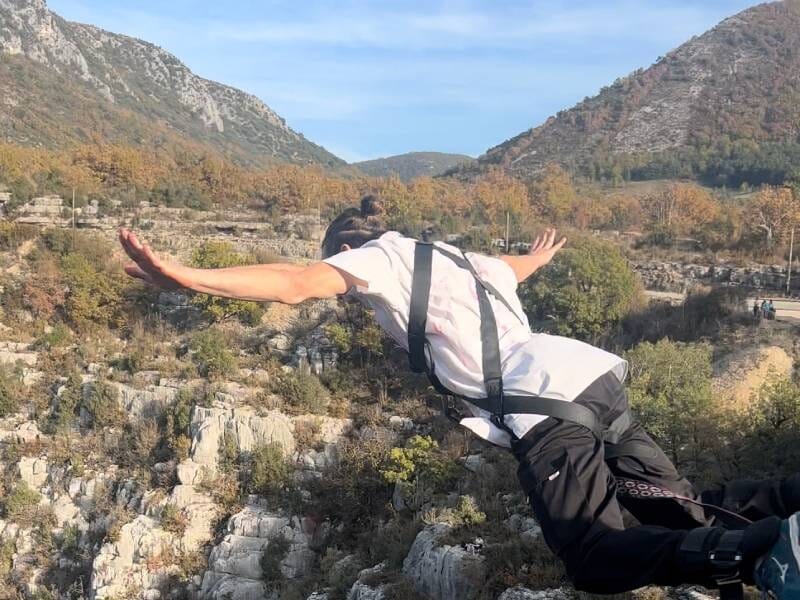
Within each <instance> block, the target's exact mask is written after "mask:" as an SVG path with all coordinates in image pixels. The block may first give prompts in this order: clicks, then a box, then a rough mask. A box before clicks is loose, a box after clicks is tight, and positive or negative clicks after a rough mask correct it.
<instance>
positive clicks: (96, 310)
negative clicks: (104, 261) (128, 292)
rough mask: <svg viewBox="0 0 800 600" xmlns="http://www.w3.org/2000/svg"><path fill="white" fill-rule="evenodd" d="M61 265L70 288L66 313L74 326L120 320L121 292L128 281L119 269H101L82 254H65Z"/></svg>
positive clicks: (105, 324)
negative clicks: (107, 270)
mask: <svg viewBox="0 0 800 600" xmlns="http://www.w3.org/2000/svg"><path fill="white" fill-rule="evenodd" d="M62 268H63V270H64V279H65V281H66V283H67V286H68V287H69V293H68V294H67V299H66V303H65V309H66V314H67V317H68V318H69V320H70V321H71V322H72V323H74V324H75V326H76V327H78V328H79V329H86V328H87V327H90V326H93V325H95V326H102V327H116V326H118V325H120V324H121V323H122V322H123V320H124V317H125V314H124V310H123V302H122V299H123V298H122V291H123V288H124V287H125V285H126V283H127V282H126V280H125V279H124V274H123V273H122V272H121V270H120V271H116V270H115V271H111V272H106V271H103V270H101V269H99V268H98V266H97V264H96V263H92V262H90V261H89V259H87V258H86V257H85V256H83V255H81V254H68V255H67V256H65V257H64V258H63V260H62Z"/></svg>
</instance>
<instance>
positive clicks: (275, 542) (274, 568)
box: [259, 534, 292, 584]
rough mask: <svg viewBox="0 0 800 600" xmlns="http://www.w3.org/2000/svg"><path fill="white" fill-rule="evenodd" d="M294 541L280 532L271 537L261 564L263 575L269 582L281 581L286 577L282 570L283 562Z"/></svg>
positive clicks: (263, 553) (262, 555) (263, 552)
mask: <svg viewBox="0 0 800 600" xmlns="http://www.w3.org/2000/svg"><path fill="white" fill-rule="evenodd" d="M291 547H292V543H291V542H290V541H289V540H288V539H287V538H286V536H284V535H283V534H278V535H276V536H274V537H271V538H270V539H269V542H267V545H266V546H265V547H264V550H263V551H262V554H261V559H260V561H259V565H260V566H261V576H262V578H263V579H264V581H266V582H268V583H273V584H274V583H279V582H280V581H282V580H283V579H284V577H283V573H282V572H281V562H282V561H283V559H284V558H286V555H287V554H288V553H289V549H290V548H291Z"/></svg>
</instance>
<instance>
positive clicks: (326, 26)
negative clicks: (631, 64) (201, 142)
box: [206, 0, 719, 50]
mask: <svg viewBox="0 0 800 600" xmlns="http://www.w3.org/2000/svg"><path fill="white" fill-rule="evenodd" d="M718 14H719V12H718V11H714V10H712V9H710V8H708V7H706V6H704V5H702V4H699V5H677V6H672V7H670V6H664V5H660V6H653V5H652V4H650V3H646V2H643V1H641V0H638V1H637V0H617V1H615V2H607V3H604V4H603V5H602V6H600V7H594V8H574V7H572V6H569V5H562V4H558V3H555V2H553V1H549V2H545V3H539V4H538V5H534V4H530V5H524V6H523V7H522V8H517V9H515V10H506V11H504V10H502V9H501V8H498V7H497V5H494V4H493V5H490V8H487V6H486V5H485V6H484V8H483V10H476V9H474V8H467V9H464V8H462V7H458V8H457V9H455V10H453V11H451V12H448V11H447V10H435V9H433V10H432V9H430V8H428V9H425V10H421V9H417V10H406V11H398V10H396V9H388V10H387V9H383V8H382V7H381V5H379V4H376V5H372V6H369V7H367V6H365V5H361V6H360V7H359V10H352V9H347V8H345V9H343V10H341V11H337V12H335V13H334V12H329V11H324V12H316V13H315V12H313V11H312V12H311V13H306V14H303V13H298V15H297V17H296V18H294V19H293V20H285V19H284V20H280V19H276V20H270V21H256V22H252V23H246V24H243V23H221V24H220V23H209V24H208V28H207V30H206V34H207V35H208V36H209V37H211V38H212V39H218V40H227V41H231V42H261V43H267V44H275V45H284V44H306V45H321V46H341V47H370V48H379V49H410V48H413V49H430V50H437V49H438V50H442V49H459V48H480V47H497V48H514V47H524V46H528V45H531V44H535V43H537V42H543V41H547V40H552V39H553V38H559V41H560V42H561V43H565V42H567V43H568V42H570V41H576V42H581V41H586V40H587V39H602V38H610V37H616V36H619V35H624V36H626V37H627V38H628V39H645V38H646V39H648V40H651V41H652V40H654V39H655V40H658V39H661V40H667V41H675V40H680V39H682V38H683V37H686V36H687V35H688V34H689V33H690V32H698V33H699V30H702V28H704V27H706V26H708V25H710V24H712V23H713V22H714V21H715V20H716V19H717V18H718ZM698 29H699V30H698ZM565 36H567V38H568V39H564V38H565Z"/></svg>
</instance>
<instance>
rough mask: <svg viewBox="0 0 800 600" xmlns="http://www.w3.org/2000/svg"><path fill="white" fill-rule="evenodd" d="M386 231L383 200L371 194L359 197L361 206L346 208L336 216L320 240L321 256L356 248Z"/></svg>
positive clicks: (325, 256) (324, 256) (326, 256)
mask: <svg viewBox="0 0 800 600" xmlns="http://www.w3.org/2000/svg"><path fill="white" fill-rule="evenodd" d="M384 233H386V224H385V223H384V221H383V201H382V200H381V199H380V198H378V197H377V196H373V195H372V194H370V195H368V196H364V197H363V198H362V199H361V208H355V207H353V208H348V209H346V210H345V211H343V212H342V213H341V214H340V215H339V216H338V217H336V218H335V219H334V220H333V221H332V222H331V224H330V225H328V229H327V230H326V231H325V237H324V238H323V240H322V258H328V257H329V256H333V255H334V254H338V253H339V252H343V251H345V250H350V249H352V248H358V247H359V246H362V245H364V244H366V243H367V242H369V241H371V240H375V239H377V238H379V237H381V236H382V235H383V234H384Z"/></svg>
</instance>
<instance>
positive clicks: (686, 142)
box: [465, 0, 800, 187]
mask: <svg viewBox="0 0 800 600" xmlns="http://www.w3.org/2000/svg"><path fill="white" fill-rule="evenodd" d="M798 73H800V4H799V3H798V2H796V1H795V0H784V1H780V2H771V3H767V4H761V5H758V6H756V7H753V8H750V9H747V10H745V11H743V12H741V13H739V14H737V15H735V16H732V17H730V18H728V19H725V20H724V21H722V22H721V23H720V24H719V25H717V26H716V27H714V28H713V29H711V30H710V31H708V32H706V33H704V34H703V35H700V36H698V37H696V38H693V39H692V40H690V41H688V42H686V43H685V44H683V45H682V46H680V47H679V48H677V49H676V50H674V51H672V52H669V53H668V54H666V55H665V56H663V57H661V58H659V60H658V61H657V62H656V63H655V64H654V65H652V66H651V67H649V68H647V69H640V70H637V71H635V72H634V73H632V74H630V75H629V76H627V77H623V78H620V79H618V80H617V81H615V82H614V83H613V84H611V85H609V86H608V87H606V88H603V89H602V90H601V91H600V93H599V94H598V95H596V96H594V97H591V98H587V99H585V100H584V101H583V102H581V103H579V104H578V105H576V106H575V107H573V108H571V109H569V110H564V111H561V112H559V113H558V114H557V115H555V116H554V117H551V118H550V119H548V120H547V121H546V122H545V123H544V124H542V125H540V126H538V127H536V128H533V129H531V130H529V131H526V132H524V133H521V134H519V135H518V136H516V137H514V138H512V139H510V140H508V141H506V142H503V143H502V144H500V145H498V146H496V147H494V148H492V149H490V150H489V151H487V152H486V154H485V155H484V156H482V157H480V159H479V165H480V166H479V167H478V168H479V169H480V168H486V167H488V166H490V165H499V166H501V167H502V168H503V169H505V170H507V171H508V172H510V173H512V174H514V175H515V176H518V177H521V178H529V177H531V176H532V175H533V174H535V173H536V172H538V171H540V170H541V169H542V168H543V167H544V166H545V165H546V164H547V163H549V162H558V163H560V164H561V165H563V166H565V167H567V168H568V169H569V170H571V171H572V172H573V173H575V174H579V175H580V176H582V177H586V178H590V179H603V180H609V181H615V182H619V181H622V180H624V179H656V178H678V177H691V178H696V179H699V180H702V181H703V182H705V183H708V184H711V185H717V186H721V185H727V186H729V187H738V186H739V185H741V184H742V183H747V184H749V185H758V184H762V183H771V184H780V183H782V182H783V181H784V180H786V179H788V178H790V177H791V176H793V175H794V173H795V170H796V169H797V165H798V164H800V144H798V141H797V136H798V132H799V129H798V128H799V126H800V108H798V107H800V76H799V75H798ZM470 172H474V169H470V168H469V167H467V168H466V169H465V173H466V174H469V173H470Z"/></svg>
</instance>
